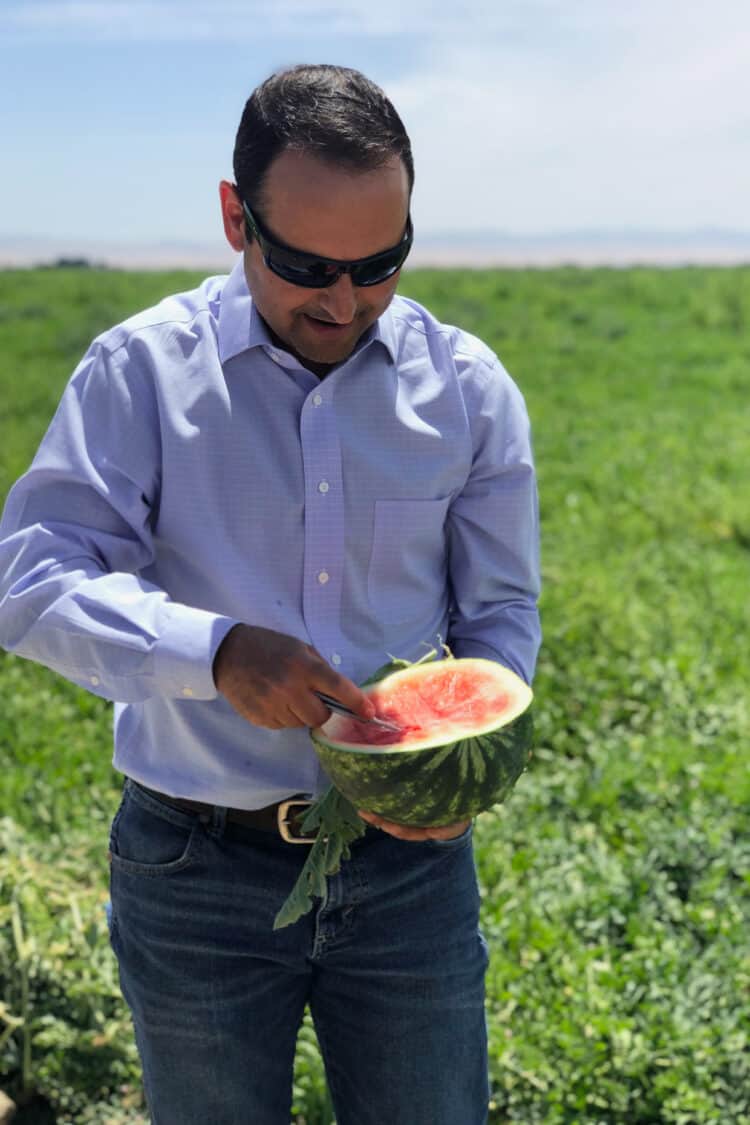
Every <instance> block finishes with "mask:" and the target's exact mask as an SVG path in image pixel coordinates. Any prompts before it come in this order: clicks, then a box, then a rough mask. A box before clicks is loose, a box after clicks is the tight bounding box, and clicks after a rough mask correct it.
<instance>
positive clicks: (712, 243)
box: [0, 227, 750, 272]
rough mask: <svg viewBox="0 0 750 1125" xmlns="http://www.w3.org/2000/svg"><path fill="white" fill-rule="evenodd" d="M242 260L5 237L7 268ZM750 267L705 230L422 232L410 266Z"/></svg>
mask: <svg viewBox="0 0 750 1125" xmlns="http://www.w3.org/2000/svg"><path fill="white" fill-rule="evenodd" d="M234 260H235V256H234V254H233V253H232V251H231V250H230V249H229V247H228V246H227V245H226V243H223V242H222V241H220V240H219V239H218V238H217V239H216V241H215V242H192V243H191V242H162V243H146V242H142V243H137V242H131V243H127V242H120V243H117V242H104V241H95V240H86V239H72V238H71V239H59V238H57V239H45V238H39V237H35V238H26V237H23V236H14V237H10V236H3V235H0V268H7V267H23V266H34V265H56V264H60V263H61V262H72V263H77V264H80V265H97V266H109V267H112V268H120V269H139V268H140V269H164V268H170V267H175V268H195V269H211V270H215V271H216V272H224V271H226V270H227V269H229V268H230V267H231V265H232V264H233V262H234ZM743 263H747V264H750V231H734V230H726V229H723V228H719V227H703V228H696V229H693V230H684V231H654V230H639V229H637V228H622V229H612V230H568V231H559V232H547V233H539V234H533V233H531V234H529V233H512V232H508V231H497V230H478V231H450V232H441V233H430V232H425V233H421V232H420V233H419V234H418V237H417V239H416V241H415V244H414V249H413V250H412V254H411V257H410V259H409V265H410V266H420V265H422V266H430V265H431V266H468V267H472V266H475V267H481V266H493V265H497V266H523V265H530V266H554V265H563V264H570V265H582V266H588V265H605V266H606V265H613V266H625V265H637V264H644V265H647V264H656V265H665V266H666V265H691V264H695V265H710V264H716V265H733V264H743Z"/></svg>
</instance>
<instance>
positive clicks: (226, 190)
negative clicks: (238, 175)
mask: <svg viewBox="0 0 750 1125" xmlns="http://www.w3.org/2000/svg"><path fill="white" fill-rule="evenodd" d="M219 199H220V200H221V217H222V219H223V221H224V234H225V235H226V236H227V242H228V243H229V245H230V246H231V247H232V249H233V250H236V251H237V253H238V254H241V253H242V251H243V250H244V249H245V213H244V211H243V210H242V203H241V202H240V197H239V196H238V194H237V189H236V188H235V186H234V184H230V182H229V180H222V181H221V183H220V184H219Z"/></svg>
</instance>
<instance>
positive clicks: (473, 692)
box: [274, 646, 532, 929]
mask: <svg viewBox="0 0 750 1125" xmlns="http://www.w3.org/2000/svg"><path fill="white" fill-rule="evenodd" d="M443 647H444V648H445V646H443ZM445 652H446V657H445V659H443V660H436V659H435V657H436V656H437V653H436V652H434V651H430V652H429V653H428V654H427V656H426V657H424V658H423V659H422V660H420V661H418V662H417V663H416V664H409V663H408V661H405V660H393V661H391V662H390V663H389V664H386V665H384V667H382V668H380V669H379V670H378V671H377V672H376V673H375V675H374V676H372V677H371V678H370V680H369V681H368V682H367V683H366V684H365V685H363V686H364V690H365V691H366V692H367V694H368V695H369V696H370V697H371V698H372V700H373V701H374V703H375V705H376V709H377V715H378V717H379V718H381V719H386V720H388V721H389V722H391V723H395V724H396V725H397V726H398V728H399V729H398V731H397V732H396V733H394V732H393V731H384V730H383V728H382V727H377V726H376V725H375V724H373V723H363V722H362V721H361V720H357V719H352V718H348V717H345V716H342V715H338V714H336V715H331V717H330V718H329V719H328V720H327V721H326V722H325V723H323V725H322V726H319V727H316V728H315V729H314V730H313V731H311V732H310V733H311V736H312V740H313V742H314V744H315V748H316V750H317V752H318V756H319V758H320V760H321V762H322V764H323V766H324V768H325V770H326V773H327V774H328V776H329V778H330V780H331V782H332V784H331V785H330V786H329V788H328V789H327V790H326V792H325V793H323V794H322V795H321V796H320V797H318V799H317V800H316V801H314V802H313V804H312V805H311V806H310V808H309V809H308V811H307V813H306V814H305V817H304V820H303V821H302V831H303V832H309V833H317V835H316V836H315V841H314V843H313V844H312V846H311V847H310V849H309V852H308V855H307V859H306V860H305V864H304V866H303V868H302V870H301V872H300V874H299V876H298V878H297V881H296V883H295V884H294V886H293V888H292V890H291V893H290V894H289V896H288V897H287V899H286V901H285V902H284V904H283V905H282V907H281V909H280V910H279V912H278V913H277V915H276V917H275V919H274V929H281V928H282V927H283V926H289V925H292V923H294V922H296V921H297V920H298V919H299V918H301V917H302V916H303V915H304V914H306V913H307V912H308V911H309V910H311V909H312V907H313V904H314V902H315V900H316V899H325V895H326V893H327V884H326V879H327V877H328V876H329V875H334V874H335V873H336V872H337V871H338V870H339V869H340V867H341V863H342V861H343V860H346V859H349V858H350V855H351V845H352V844H353V843H354V841H355V840H357V839H359V838H360V837H362V836H363V835H364V833H365V827H366V826H365V823H364V821H363V820H362V818H361V817H360V816H359V815H358V813H357V809H362V810H363V812H374V813H379V814H380V815H381V816H383V817H385V818H386V819H387V820H392V821H396V822H398V823H400V824H407V825H410V826H414V827H424V828H431V827H435V828H437V827H439V826H441V825H446V824H457V823H458V822H459V821H462V820H468V819H469V818H470V817H473V816H475V815H476V814H477V813H480V812H483V811H484V810H485V809H488V808H490V807H491V806H492V805H496V804H499V803H500V802H501V801H503V800H505V798H506V797H507V796H508V794H509V793H510V791H511V789H512V788H513V786H514V785H515V783H516V781H517V780H518V778H519V777H520V775H521V773H522V772H523V770H524V767H525V766H526V763H527V761H528V759H529V756H530V746H531V730H532V726H531V711H530V710H529V708H530V705H531V699H532V692H531V688H530V687H529V686H528V685H527V684H525V683H524V681H523V680H521V679H520V678H519V677H518V676H517V675H516V674H515V672H512V671H511V670H510V669H509V668H505V667H503V666H502V665H501V664H496V663H495V662H494V661H491V660H482V659H479V658H475V657H464V658H460V659H454V658H453V657H452V656H451V654H450V652H449V651H448V650H447V649H446V650H445Z"/></svg>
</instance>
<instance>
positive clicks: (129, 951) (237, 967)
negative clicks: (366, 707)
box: [111, 780, 488, 1125]
mask: <svg viewBox="0 0 750 1125" xmlns="http://www.w3.org/2000/svg"><path fill="white" fill-rule="evenodd" d="M111 851H112V860H111V862H112V869H111V901H112V911H111V937H112V946H113V949H114V951H115V954H116V956H117V959H118V962H119V967H120V984H121V988H122V992H123V995H124V997H125V999H126V1001H127V1003H128V1005H129V1007H130V1010H131V1012H132V1015H133V1021H134V1025H135V1034H136V1041H137V1044H138V1050H139V1053H140V1056H141V1062H142V1065H143V1077H144V1084H145V1089H146V1096H147V1099H148V1103H149V1107H150V1111H151V1115H152V1121H153V1123H154V1125H193V1123H195V1125H199V1123H200V1125H289V1121H290V1117H291V1108H290V1107H291V1096H292V1095H291V1091H292V1071H293V1063H294V1052H295V1042H296V1036H297V1032H298V1030H299V1027H300V1024H301V1021H302V1017H303V1013H304V1009H305V1005H306V1004H309V1006H310V1012H311V1014H312V1018H313V1021H314V1024H315V1029H316V1034H317V1036H318V1042H319V1044H320V1049H321V1053H322V1056H323V1060H324V1064H325V1069H326V1076H327V1079H328V1085H329V1088H330V1092H331V1097H332V1099H333V1103H334V1107H335V1112H336V1121H337V1125H483V1123H484V1122H486V1120H487V1104H488V1079H487V1037H486V1029H485V1018H484V974H485V969H486V965H487V955H486V946H485V943H484V941H483V939H482V937H481V935H480V932H479V927H478V913H479V894H478V891H477V883H476V875H475V870H474V859H473V853H472V847H471V830H470V829H469V831H468V832H466V833H465V834H464V835H463V836H461V837H459V838H458V839H456V840H452V841H447V842H437V841H429V842H426V843H409V842H404V841H399V840H396V839H394V838H393V837H391V836H388V835H386V834H385V833H382V832H379V831H377V830H375V829H369V830H368V832H367V834H366V835H365V837H364V838H363V839H362V840H360V841H357V842H355V844H354V845H353V848H352V856H351V859H349V860H346V861H345V862H344V864H343V866H342V869H341V871H340V872H339V874H338V875H335V876H332V877H330V878H329V880H328V894H327V896H326V898H325V900H324V901H317V902H316V907H315V908H314V909H313V911H311V913H310V914H308V915H306V916H305V917H304V918H302V919H300V921H298V922H296V923H295V924H294V925H293V926H289V927H287V928H286V929H282V930H277V931H274V930H273V919H274V916H275V914H276V912H277V910H278V909H279V907H280V906H281V904H282V902H283V901H284V899H285V898H286V896H287V894H288V893H289V891H290V889H291V887H292V885H293V883H294V881H295V879H296V878H297V875H298V873H299V870H300V867H301V865H302V863H303V862H304V858H305V855H306V848H305V847H304V846H301V845H295V844H287V843H284V841H283V840H281V838H280V837H278V836H276V835H273V834H271V833H265V832H262V831H258V830H254V829H250V828H246V827H243V826H239V825H235V824H232V823H227V822H226V818H225V815H224V810H222V809H215V810H214V813H213V818H212V820H211V823H208V824H207V823H204V822H202V821H201V820H200V819H199V818H198V817H197V816H195V815H193V814H190V813H185V812H182V811H178V810H176V809H173V808H171V807H170V806H168V805H166V804H164V803H163V802H161V801H159V800H157V799H155V798H154V797H152V796H150V795H149V794H148V793H145V792H144V791H143V790H142V789H141V788H139V787H138V786H137V785H136V784H135V783H134V782H132V781H130V780H126V782H125V787H124V792H123V799H122V803H121V805H120V808H119V810H118V812H117V815H116V816H115V819H114V822H113V825H112V833H111Z"/></svg>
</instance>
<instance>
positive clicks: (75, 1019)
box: [0, 268, 750, 1125]
mask: <svg viewBox="0 0 750 1125" xmlns="http://www.w3.org/2000/svg"><path fill="white" fill-rule="evenodd" d="M197 279H198V278H197V275H195V274H193V275H189V274H185V273H182V274H176V273H170V274H166V273H165V274H155V273H149V274H146V273H143V274H136V273H119V272H115V271H112V272H100V271H93V270H60V269H57V270H55V269H51V270H39V271H18V272H6V273H0V437H1V438H2V440H1V441H0V496H2V495H4V494H5V492H6V491H7V488H8V487H9V486H10V484H11V482H12V480H13V479H14V478H15V477H16V476H17V475H18V474H19V473H20V472H21V471H22V470H23V469H24V468H25V466H26V464H27V463H28V461H29V459H30V457H31V455H32V453H33V450H34V448H35V445H36V443H37V442H38V440H39V438H40V437H41V435H42V433H43V432H44V429H45V427H46V424H47V422H48V420H49V418H50V416H51V414H52V412H53V410H54V408H55V405H56V402H57V399H58V397H59V394H60V392H61V389H62V387H63V385H64V383H65V381H66V379H67V377H68V375H69V374H70V372H71V370H72V368H73V366H74V365H75V363H76V362H77V360H78V359H79V358H80V356H81V354H82V353H83V351H84V350H85V348H86V347H87V345H88V343H89V341H90V339H91V337H92V336H93V335H95V334H96V333H97V332H99V331H100V330H101V329H103V328H105V327H107V326H109V325H110V324H112V323H114V322H115V321H117V320H119V319H121V318H122V317H123V316H125V315H127V314H129V313H131V312H134V311H136V310H137V309H139V308H142V307H144V306H146V305H147V304H150V303H152V302H153V301H154V300H156V299H157V298H159V297H160V296H162V295H163V294H165V293H167V292H172V291H175V290H178V289H184V288H189V287H191V286H192V285H193V284H194V283H195V281H196V280H197ZM401 290H402V292H404V293H405V294H406V295H409V296H414V297H415V298H417V299H418V300H421V301H423V302H424V303H425V304H427V305H428V306H429V307H430V308H431V309H432V310H433V311H434V312H435V313H436V314H437V315H438V316H440V317H441V318H442V319H444V320H446V321H449V322H452V323H458V324H460V325H461V326H463V327H465V328H468V329H469V330H472V331H474V332H476V333H477V334H479V335H480V336H482V337H483V338H484V339H485V340H486V341H487V342H488V343H489V344H490V345H491V346H492V347H493V348H494V349H495V350H496V351H497V353H498V354H499V355H500V357H501V358H502V360H503V362H504V363H505V365H506V367H507V368H508V370H509V371H510V372H511V374H512V375H513V376H514V378H515V379H516V381H517V382H518V383H519V384H520V386H521V388H522V390H523V391H524V393H525V395H526V399H527V402H528V406H529V410H530V413H531V416H532V421H533V426H534V440H535V451H536V457H537V462H538V469H539V482H540V494H541V510H542V533H543V580H544V591H543V598H542V614H543V625H544V645H543V649H542V653H541V657H540V663H539V671H538V676H537V680H536V683H535V690H536V695H537V708H536V717H537V744H536V747H535V752H534V758H533V762H532V765H531V768H530V770H529V772H528V773H527V774H526V775H525V776H524V777H523V778H522V779H521V781H520V782H519V785H518V787H517V790H516V792H515V794H514V795H513V798H512V799H511V801H510V802H509V803H508V804H507V805H506V806H504V807H502V808H501V809H499V810H497V812H493V813H491V814H485V815H483V816H482V817H481V818H480V820H479V823H478V826H477V861H478V866H479V874H480V879H481V883H482V887H483V894H484V899H483V926H484V930H485V933H486V936H487V938H488V941H489V943H490V949H491V958H492V960H491V968H490V974H489V980H488V998H487V1014H488V1020H489V1027H490V1046H491V1068H492V1083H493V1109H492V1116H491V1121H492V1122H493V1123H494V1125H500V1123H503V1122H520V1123H521V1125H537V1123H539V1125H542V1123H543V1125H610V1123H612V1125H626V1123H627V1125H657V1123H661V1122H669V1123H672V1125H709V1123H711V1125H750V939H749V937H748V934H749V933H750V929H749V927H750V770H748V764H747V750H748V746H749V745H750V704H749V702H748V684H750V640H749V638H750V505H749V504H748V490H747V463H748V454H750V405H748V391H749V390H750V269H747V268H736V269H698V268H685V269H681V270H658V269H646V268H644V269H630V270H606V269H596V270H581V269H574V268H565V269H556V270H544V271H541V270H539V271H536V270H528V271H523V270H518V271H515V270H513V271H510V270H508V271H499V270H493V271H440V272H438V271H424V272H422V271H414V272H410V273H408V274H405V276H404V279H403V281H402V285H401ZM109 721H110V717H109V708H108V706H107V705H106V704H104V703H102V702H101V701H100V700H98V699H96V698H94V697H92V696H88V695H87V694H85V693H84V692H82V691H80V690H78V689H76V688H74V687H72V686H70V685H69V684H67V683H66V682H64V681H63V680H61V679H59V678H57V677H55V676H54V675H52V674H51V673H48V672H46V670H44V669H41V668H37V667H36V666H33V665H31V664H28V663H26V662H23V661H21V660H18V659H16V658H12V657H0V1089H2V1088H5V1089H6V1090H8V1091H9V1092H10V1093H11V1094H13V1095H14V1096H19V1095H21V1093H22V1091H23V1089H24V1088H25V1090H26V1096H27V1097H30V1096H31V1095H32V1094H33V1093H34V1092H36V1093H37V1094H38V1095H39V1097H40V1098H41V1097H43V1098H44V1099H45V1101H46V1102H48V1103H49V1104H50V1105H52V1106H53V1107H54V1109H55V1112H56V1115H57V1116H56V1118H52V1117H49V1118H44V1117H43V1116H39V1115H37V1117H35V1118H34V1120H38V1121H42V1120H49V1121H52V1120H55V1119H56V1120H57V1122H58V1123H63V1122H65V1123H68V1122H70V1123H74V1122H75V1123H77V1125H84V1123H89V1125H94V1123H96V1125H105V1123H107V1122H108V1123H110V1125H120V1123H124V1122H131V1121H132V1122H135V1121H140V1120H143V1118H142V1117H141V1115H140V1108H139V1107H140V1102H139V1089H138V1068H137V1060H136V1057H135V1053H134V1049H133V1044H132V1040H131V1037H130V1030H129V1024H128V1021H127V1017H126V1013H125V1011H124V1008H123V1005H122V1003H121V1001H120V999H119V993H118V990H117V981H116V974H115V969H114V964H113V958H112V956H111V953H110V951H109V947H108V944H107V936H106V923H105V918H104V912H103V903H104V900H105V899H106V877H107V875H106V843H107V831H108V821H109V818H110V817H111V815H112V813H113V811H114V808H115V805H116V802H117V799H118V779H117V777H116V775H114V773H113V772H112V770H111V766H110V733H109ZM38 1104H39V1105H41V1102H40V1103H38ZM23 1116H24V1118H25V1119H26V1120H28V1121H31V1120H32V1116H31V1110H30V1109H29V1111H27V1113H26V1114H24V1115H23ZM19 1121H20V1119H19ZM295 1122H296V1123H297V1125H303V1123H304V1125H330V1122H331V1117H330V1111H329V1109H328V1108H327V1098H326V1092H325V1084H324V1082H323V1078H322V1072H321V1068H320V1062H319V1058H318V1056H317V1050H316V1046H315V1042H314V1038H313V1036H312V1032H311V1030H310V1027H309V1025H308V1024H306V1025H305V1027H304V1028H303V1032H302V1036H301V1039H300V1045H299V1051H298V1058H297V1067H296V1073H295ZM393 1125H408V1123H393ZM456 1125H462V1123H458V1122H457V1123H456Z"/></svg>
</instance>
